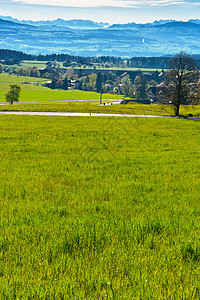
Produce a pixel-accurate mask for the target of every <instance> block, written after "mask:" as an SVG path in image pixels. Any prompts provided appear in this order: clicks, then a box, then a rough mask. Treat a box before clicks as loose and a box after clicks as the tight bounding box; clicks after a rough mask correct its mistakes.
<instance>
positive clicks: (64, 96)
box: [0, 74, 122, 102]
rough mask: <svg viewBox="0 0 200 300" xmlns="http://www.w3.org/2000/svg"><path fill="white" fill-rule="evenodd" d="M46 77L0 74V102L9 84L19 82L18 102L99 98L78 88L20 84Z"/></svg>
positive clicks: (40, 82) (35, 81)
mask: <svg viewBox="0 0 200 300" xmlns="http://www.w3.org/2000/svg"><path fill="white" fill-rule="evenodd" d="M47 81H48V79H45V78H34V77H25V76H14V75H10V76H8V75H7V74H0V102H4V101H5V96H4V94H5V92H7V91H8V90H9V85H10V84H14V83H16V84H20V86H21V89H22V91H21V96H20V102H31V101H53V100H95V99H96V100H97V99H99V98H100V96H99V94H98V93H95V92H85V91H79V90H67V91H64V90H60V89H56V90H51V89H49V88H47V87H44V86H41V85H39V86H37V85H34V84H21V82H30V83H38V84H42V83H46V82H47ZM117 98H122V96H119V97H118V96H117V95H112V94H103V99H117Z"/></svg>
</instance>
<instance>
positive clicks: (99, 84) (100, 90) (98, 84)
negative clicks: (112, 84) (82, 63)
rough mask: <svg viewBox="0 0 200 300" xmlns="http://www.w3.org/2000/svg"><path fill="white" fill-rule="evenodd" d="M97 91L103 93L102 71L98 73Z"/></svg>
mask: <svg viewBox="0 0 200 300" xmlns="http://www.w3.org/2000/svg"><path fill="white" fill-rule="evenodd" d="M96 91H97V93H101V92H102V77H101V73H100V72H99V73H98V74H97V80H96Z"/></svg>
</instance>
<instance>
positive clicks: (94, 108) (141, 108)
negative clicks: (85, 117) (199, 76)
mask: <svg viewBox="0 0 200 300" xmlns="http://www.w3.org/2000/svg"><path fill="white" fill-rule="evenodd" d="M105 102H109V101H105ZM0 111H38V112H49V111H50V112H80V113H109V114H111V113H113V114H130V115H159V116H172V115H174V111H173V109H172V107H170V106H167V105H145V104H129V105H105V106H104V105H103V106H100V105H99V101H92V102H78V101H74V102H58V103H54V102H47V103H29V102H27V103H20V102H19V103H14V104H13V105H10V104H8V103H6V104H3V105H0ZM180 114H181V115H183V116H188V114H193V115H194V116H196V117H198V116H200V105H196V106H191V105H188V106H186V107H184V106H182V107H181V109H180Z"/></svg>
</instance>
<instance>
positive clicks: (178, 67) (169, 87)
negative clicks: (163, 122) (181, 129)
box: [158, 52, 197, 116]
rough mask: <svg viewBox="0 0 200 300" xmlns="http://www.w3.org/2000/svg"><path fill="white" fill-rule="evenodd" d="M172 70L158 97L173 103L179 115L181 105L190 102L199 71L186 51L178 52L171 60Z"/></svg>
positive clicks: (160, 88)
mask: <svg viewBox="0 0 200 300" xmlns="http://www.w3.org/2000/svg"><path fill="white" fill-rule="evenodd" d="M169 66H170V69H171V71H170V72H169V73H167V75H166V76H165V80H164V83H163V84H161V85H160V87H159V90H158V97H159V99H160V101H161V102H163V103H167V104H171V105H172V106H173V108H174V113H175V115H176V116H179V110H180V105H186V104H189V103H190V97H189V96H190V93H191V90H192V89H193V88H194V86H195V85H196V83H197V72H196V67H195V63H194V61H193V59H192V58H191V57H190V55H187V54H186V53H185V52H180V53H178V54H176V55H175V56H174V57H173V58H172V59H171V60H170V61H169Z"/></svg>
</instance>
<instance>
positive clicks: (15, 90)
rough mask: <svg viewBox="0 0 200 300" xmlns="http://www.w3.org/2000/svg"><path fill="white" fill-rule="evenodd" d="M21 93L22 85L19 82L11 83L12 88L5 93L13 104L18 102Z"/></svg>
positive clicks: (8, 100)
mask: <svg viewBox="0 0 200 300" xmlns="http://www.w3.org/2000/svg"><path fill="white" fill-rule="evenodd" d="M20 93H21V87H20V85H18V84H10V90H9V91H8V92H7V93H5V94H4V95H5V98H6V102H9V103H10V104H11V105H12V104H13V102H18V101H19V97H20Z"/></svg>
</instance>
